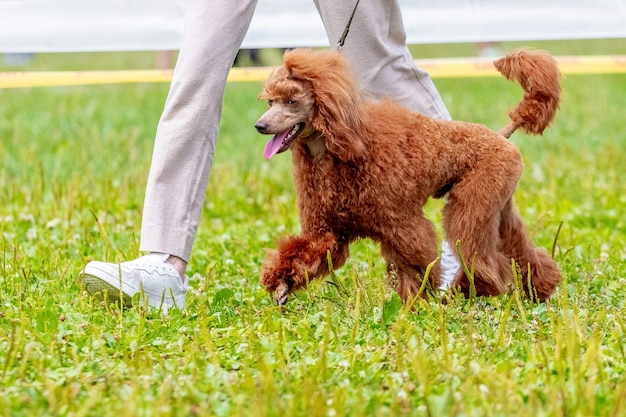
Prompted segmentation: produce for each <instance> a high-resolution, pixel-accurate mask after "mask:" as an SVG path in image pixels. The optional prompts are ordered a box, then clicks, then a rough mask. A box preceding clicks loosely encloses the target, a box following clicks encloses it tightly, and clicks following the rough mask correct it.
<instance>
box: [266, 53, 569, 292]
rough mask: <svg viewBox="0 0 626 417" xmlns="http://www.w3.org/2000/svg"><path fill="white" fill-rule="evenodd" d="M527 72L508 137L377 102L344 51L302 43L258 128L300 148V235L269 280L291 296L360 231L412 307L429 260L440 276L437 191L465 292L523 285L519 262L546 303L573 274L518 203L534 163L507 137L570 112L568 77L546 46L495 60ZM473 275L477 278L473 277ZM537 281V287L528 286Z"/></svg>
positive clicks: (339, 257)
mask: <svg viewBox="0 0 626 417" xmlns="http://www.w3.org/2000/svg"><path fill="white" fill-rule="evenodd" d="M495 66H496V68H497V69H498V70H499V71H500V72H501V73H502V74H503V75H504V76H505V77H507V78H508V79H513V80H517V81H518V82H519V83H520V84H521V85H522V87H523V89H524V90H525V94H524V98H523V99H522V101H521V102H520V103H519V104H518V106H517V108H515V109H514V110H513V111H511V112H510V118H511V122H510V123H509V124H508V125H507V126H506V127H504V128H503V129H502V130H501V131H500V132H494V131H492V130H490V129H489V128H487V127H485V126H483V125H478V124H473V123H466V122H461V121H449V120H436V119H432V118H430V117H427V116H424V115H422V114H419V113H413V112H411V111H409V110H407V109H406V108H404V107H402V106H401V105H399V104H397V103H395V102H394V101H392V100H382V101H367V100H365V99H364V97H363V94H362V92H361V91H360V90H359V88H358V86H357V82H356V79H355V77H354V75H353V73H352V72H351V71H350V69H349V67H348V64H347V62H346V61H345V60H344V58H343V57H342V56H341V54H340V53H337V52H331V51H312V50H307V49H296V50H292V51H289V52H287V53H286V54H285V56H284V66H283V67H281V68H279V69H278V70H277V71H275V72H274V73H273V74H272V75H271V76H270V77H269V79H268V80H267V81H266V83H265V87H264V89H263V91H262V93H261V94H260V96H259V98H261V99H266V100H267V101H268V103H269V109H268V110H267V112H266V113H265V114H264V115H263V116H262V117H261V118H260V119H259V120H258V121H257V122H256V125H255V127H256V129H257V130H258V131H259V132H260V133H263V134H269V135H273V137H272V138H271V139H270V141H269V142H268V143H267V145H266V146H265V151H264V155H265V157H266V158H271V157H272V156H273V155H275V154H277V153H280V152H284V151H286V150H288V149H291V151H292V158H293V166H294V172H293V174H294V177H295V186H296V191H297V195H298V207H299V210H300V223H301V234H300V235H298V236H288V237H284V238H282V239H280V240H279V241H278V243H277V250H270V251H268V253H267V259H266V260H265V262H264V264H263V267H262V272H261V283H262V284H263V285H264V286H265V288H266V289H267V290H268V291H270V292H273V293H274V296H275V299H276V301H277V302H278V303H279V304H284V303H286V302H287V298H288V296H289V294H290V293H291V292H293V291H294V290H297V289H300V288H304V287H306V285H307V283H308V282H309V281H310V280H313V279H314V278H317V277H320V276H323V275H326V274H328V273H329V265H330V263H329V262H328V254H330V257H331V260H332V267H333V268H339V267H341V266H342V265H343V264H344V263H345V262H346V259H347V258H348V256H349V245H350V243H351V242H354V241H355V240H357V239H360V238H371V239H373V240H374V241H377V242H380V245H381V253H382V256H383V257H384V258H385V260H386V261H387V269H388V272H389V273H390V274H391V275H393V276H394V277H395V280H394V281H395V283H394V286H395V289H396V291H397V292H398V293H399V295H400V297H401V298H402V300H403V301H404V302H408V301H410V300H411V299H412V298H413V297H415V296H416V295H417V294H418V293H419V290H420V286H421V285H422V280H423V278H424V276H425V274H426V271H427V268H428V267H429V265H431V264H432V265H431V268H432V269H431V270H430V272H429V273H428V279H429V280H430V283H431V285H432V286H434V287H438V286H439V284H440V265H439V262H438V261H437V259H438V256H439V253H438V238H437V234H436V232H435V228H434V227H433V224H432V223H431V222H430V221H429V220H428V219H427V218H426V217H425V216H424V213H423V206H424V204H425V203H426V201H427V200H428V198H430V197H435V198H439V197H442V196H444V195H446V194H447V203H446V204H445V208H444V211H443V229H444V232H445V239H447V241H448V242H451V243H452V246H453V247H454V246H455V245H456V244H457V242H458V245H459V249H460V253H457V255H459V256H460V259H462V260H464V261H465V263H466V265H467V268H466V269H465V272H464V270H463V269H461V270H460V271H459V272H458V273H457V275H456V276H455V279H454V281H453V284H452V285H453V288H454V287H456V288H458V289H460V290H461V291H462V292H463V293H466V294H468V293H469V292H470V286H471V284H470V280H471V279H473V283H474V288H475V291H476V294H477V295H485V296H491V295H498V294H501V293H503V292H505V291H508V290H509V289H510V288H511V287H512V286H513V285H514V273H513V268H512V262H511V259H514V260H515V262H516V263H517V265H518V268H519V270H520V272H521V276H522V277H523V279H524V283H525V285H524V287H525V291H526V293H527V295H528V296H529V297H531V298H534V297H537V298H538V299H539V300H541V301H545V300H547V299H548V298H549V297H550V295H551V294H552V292H553V291H554V290H555V288H556V286H557V284H558V283H559V281H560V279H561V272H560V270H559V268H558V266H557V264H556V262H555V261H554V260H553V259H552V258H551V257H550V255H549V254H548V253H547V252H546V251H545V250H543V249H538V248H535V247H534V246H533V245H532V243H531V241H530V239H529V237H528V233H527V231H526V227H525V226H524V224H523V223H522V219H521V218H520V215H519V214H518V213H517V211H516V210H515V208H514V205H513V201H512V198H513V193H514V192H515V189H516V186H517V183H518V181H519V179H520V176H521V175H522V169H523V164H522V158H521V155H520V152H519V150H518V149H517V147H516V146H515V145H514V144H513V143H512V142H510V141H508V140H507V138H508V137H509V136H510V135H511V134H512V133H513V132H514V131H515V130H516V129H517V128H520V129H521V130H523V131H524V132H527V133H533V134H541V133H542V132H543V130H544V129H545V128H546V127H547V126H548V125H549V124H550V122H551V121H552V120H553V118H554V115H555V113H556V110H557V109H558V107H559V96H560V92H561V87H560V84H559V81H560V73H559V70H558V67H557V64H556V62H555V60H554V59H553V58H552V57H551V56H550V55H549V54H548V53H547V52H544V51H529V50H517V51H514V52H513V53H511V54H509V55H507V56H506V57H504V58H502V59H500V60H498V61H496V62H495ZM466 272H467V273H468V274H469V277H468V276H467V275H466ZM528 279H529V280H530V282H529V283H528V284H529V285H526V283H527V280H528Z"/></svg>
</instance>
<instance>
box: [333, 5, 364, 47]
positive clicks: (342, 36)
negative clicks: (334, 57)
mask: <svg viewBox="0 0 626 417" xmlns="http://www.w3.org/2000/svg"><path fill="white" fill-rule="evenodd" d="M340 1H341V0H340ZM359 1H360V0H356V3H355V4H354V9H352V14H351V15H350V20H348V24H347V25H346V28H345V29H344V30H343V33H342V34H341V38H339V42H337V52H340V51H341V48H343V44H344V42H345V41H346V38H347V37H348V32H349V31H350V25H351V24H352V18H353V17H354V13H356V7H357V6H358V5H359Z"/></svg>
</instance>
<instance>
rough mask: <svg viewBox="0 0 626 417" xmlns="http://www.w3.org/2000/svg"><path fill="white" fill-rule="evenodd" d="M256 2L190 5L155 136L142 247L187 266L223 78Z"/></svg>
mask: <svg viewBox="0 0 626 417" xmlns="http://www.w3.org/2000/svg"><path fill="white" fill-rule="evenodd" d="M255 6H256V0H245V1H236V2H233V1H232V0H221V1H215V0H212V1H207V0H203V1H191V2H189V3H188V6H187V7H188V8H189V10H188V12H187V18H186V20H185V36H184V38H183V44H182V47H181V51H180V54H179V58H178V61H177V63H176V68H175V70H174V77H173V79H172V85H171V87H170V92H169V95H168V98H167V101H166V103H165V109H164V111H163V115H162V116H161V120H160V122H159V126H158V129H157V134H156V141H155V144H154V153H153V155H152V165H151V167H150V175H149V177H148V186H147V189H146V196H145V202H144V209H143V221H142V227H141V244H140V249H141V250H142V251H147V252H161V253H167V254H170V255H174V256H176V257H178V258H180V259H182V260H183V261H185V262H187V261H188V260H189V256H190V254H191V247H192V245H193V240H194V237H195V234H196V229H197V226H198V222H199V219H200V212H201V210H202V206H203V203H204V196H205V193H206V187H207V183H208V179H209V172H210V170H211V166H212V163H213V155H214V152H215V144H216V141H217V134H218V129H219V124H220V117H221V112H222V101H223V97H224V88H225V85H226V78H227V77H228V73H229V71H230V69H231V67H232V64H233V61H234V59H235V56H236V55H237V51H238V50H239V47H240V45H241V42H242V41H243V37H244V35H245V33H246V31H247V29H248V26H249V25H250V20H251V19H252V15H253V12H254V8H255Z"/></svg>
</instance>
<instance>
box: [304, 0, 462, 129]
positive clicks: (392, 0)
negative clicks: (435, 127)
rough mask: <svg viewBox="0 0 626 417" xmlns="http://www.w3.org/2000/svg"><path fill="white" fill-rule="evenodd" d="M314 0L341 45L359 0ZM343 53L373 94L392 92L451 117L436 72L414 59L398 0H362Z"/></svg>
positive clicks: (425, 109)
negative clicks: (432, 76) (435, 81)
mask: <svg viewBox="0 0 626 417" xmlns="http://www.w3.org/2000/svg"><path fill="white" fill-rule="evenodd" d="M314 1H315V4H316V6H317V9H318V11H319V13H320V16H321V18H322V22H323V23H324V27H325V29H326V33H327V35H328V41H329V44H330V47H331V48H335V47H336V45H337V42H338V41H339V38H340V37H341V34H342V33H343V31H344V29H345V28H346V25H347V24H348V21H349V20H350V15H351V13H352V10H353V8H354V5H355V3H356V0H349V1H336V0H314ZM341 53H342V54H344V55H345V56H346V58H347V59H348V61H349V62H350V64H351V66H352V68H353V70H354V71H355V72H356V74H357V77H358V78H359V82H360V84H361V87H362V88H363V89H364V90H365V91H367V92H368V93H369V94H371V95H372V96H374V97H376V98H384V97H390V98H393V99H394V100H396V101H398V102H400V103H402V104H403V105H404V106H406V107H408V108H409V109H411V110H413V111H419V112H421V113H424V114H426V115H428V116H430V117H435V118H439V119H450V114H449V113H448V110H447V109H446V106H445V104H444V103H443V100H442V99H441V96H440V95H439V92H438V91H437V88H436V87H435V86H434V84H433V82H432V81H431V79H430V75H429V74H428V73H427V72H426V71H424V70H423V69H421V68H418V67H417V66H416V65H415V62H414V61H413V57H412V56H411V52H410V51H409V48H408V47H407V45H406V33H405V30H404V23H403V21H402V14H401V11H400V7H399V5H398V2H397V0H361V1H360V2H359V5H358V7H357V9H356V13H355V15H354V18H353V20H352V24H351V25H350V32H349V33H348V37H347V38H346V41H345V44H344V46H343V49H342V51H341Z"/></svg>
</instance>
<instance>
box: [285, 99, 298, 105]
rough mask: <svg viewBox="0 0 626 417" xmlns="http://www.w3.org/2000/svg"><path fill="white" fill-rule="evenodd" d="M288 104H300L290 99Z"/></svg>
mask: <svg viewBox="0 0 626 417" xmlns="http://www.w3.org/2000/svg"><path fill="white" fill-rule="evenodd" d="M287 104H292V105H293V104H298V102H297V101H296V100H288V101H287Z"/></svg>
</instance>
